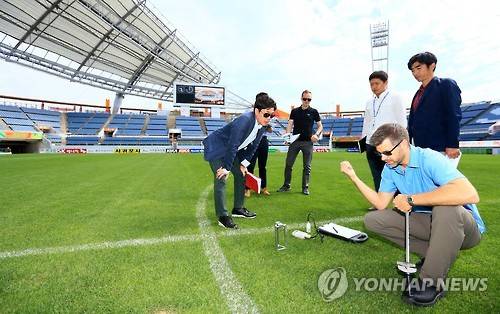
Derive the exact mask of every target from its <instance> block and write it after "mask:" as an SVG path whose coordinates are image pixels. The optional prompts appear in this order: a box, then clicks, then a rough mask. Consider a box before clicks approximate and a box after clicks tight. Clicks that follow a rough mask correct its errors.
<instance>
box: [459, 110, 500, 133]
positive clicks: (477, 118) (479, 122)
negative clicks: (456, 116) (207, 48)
mask: <svg viewBox="0 0 500 314" xmlns="http://www.w3.org/2000/svg"><path fill="white" fill-rule="evenodd" d="M464 107H465V108H464ZM499 120H500V103H493V104H490V103H489V102H481V103H476V104H471V105H466V106H463V107H462V121H461V127H460V141H482V140H497V139H498V138H499V135H497V134H489V133H488V129H489V127H490V126H492V125H493V124H495V123H496V122H497V121H499Z"/></svg>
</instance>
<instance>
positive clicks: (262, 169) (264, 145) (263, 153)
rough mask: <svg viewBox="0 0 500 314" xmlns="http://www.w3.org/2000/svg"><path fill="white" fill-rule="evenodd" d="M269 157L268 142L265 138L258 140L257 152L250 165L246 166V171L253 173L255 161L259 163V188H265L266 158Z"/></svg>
mask: <svg viewBox="0 0 500 314" xmlns="http://www.w3.org/2000/svg"><path fill="white" fill-rule="evenodd" d="M268 155H269V141H268V140H267V136H264V137H263V138H262V140H260V143H259V147H257V151H256V152H255V154H254V155H253V157H252V160H250V165H248V168H247V169H248V171H249V172H250V173H254V170H255V164H256V163H257V160H258V161H259V177H260V179H261V180H262V181H261V185H260V186H261V188H265V187H267V170H266V165H267V157H268Z"/></svg>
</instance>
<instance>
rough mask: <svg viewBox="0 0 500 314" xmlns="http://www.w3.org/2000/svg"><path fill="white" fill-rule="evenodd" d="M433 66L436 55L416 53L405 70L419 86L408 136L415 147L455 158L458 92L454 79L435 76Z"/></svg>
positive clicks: (456, 154) (457, 152)
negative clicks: (419, 83)
mask: <svg viewBox="0 0 500 314" xmlns="http://www.w3.org/2000/svg"><path fill="white" fill-rule="evenodd" d="M436 63H437V58H436V56H435V55H434V54H432V53H430V52H423V53H418V54H416V55H414V56H413V57H411V58H410V61H408V69H409V70H411V73H412V74H413V76H414V77H415V79H416V80H417V81H419V82H421V83H422V85H421V86H420V88H419V90H418V91H417V92H416V94H415V96H414V97H413V101H412V105H411V110H410V117H409V120H408V133H409V135H410V140H411V142H412V143H413V144H414V145H415V146H419V147H422V148H431V149H433V150H436V151H438V152H442V153H443V154H445V155H446V156H447V157H448V158H451V159H454V158H457V157H459V156H460V149H459V145H458V144H459V143H458V137H459V134H460V120H461V118H462V110H461V109H460V104H461V103H462V98H461V97H460V93H461V91H460V88H459V87H458V85H457V83H456V82H455V81H454V80H452V79H449V78H438V77H435V76H434V70H435V69H436Z"/></svg>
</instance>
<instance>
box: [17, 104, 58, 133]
mask: <svg viewBox="0 0 500 314" xmlns="http://www.w3.org/2000/svg"><path fill="white" fill-rule="evenodd" d="M21 109H22V111H24V113H26V115H27V116H28V118H30V119H31V120H32V121H33V122H34V123H35V125H36V126H37V127H38V128H39V129H40V130H43V131H44V132H45V133H49V132H50V131H53V132H55V133H62V132H61V113H60V112H58V111H52V110H44V109H37V108H21Z"/></svg>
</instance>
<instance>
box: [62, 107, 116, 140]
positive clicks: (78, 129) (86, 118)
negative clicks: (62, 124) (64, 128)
mask: <svg viewBox="0 0 500 314" xmlns="http://www.w3.org/2000/svg"><path fill="white" fill-rule="evenodd" d="M67 117H68V132H69V133H70V134H74V135H96V134H97V133H98V132H99V130H100V129H102V127H103V125H104V123H105V122H106V120H107V119H108V118H109V113H98V112H97V113H96V112H68V114H67Z"/></svg>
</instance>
